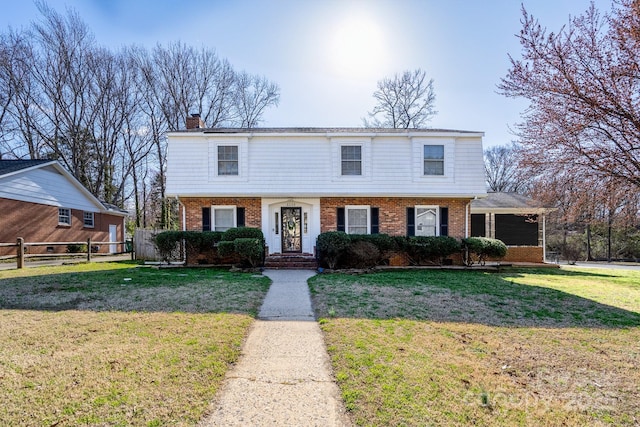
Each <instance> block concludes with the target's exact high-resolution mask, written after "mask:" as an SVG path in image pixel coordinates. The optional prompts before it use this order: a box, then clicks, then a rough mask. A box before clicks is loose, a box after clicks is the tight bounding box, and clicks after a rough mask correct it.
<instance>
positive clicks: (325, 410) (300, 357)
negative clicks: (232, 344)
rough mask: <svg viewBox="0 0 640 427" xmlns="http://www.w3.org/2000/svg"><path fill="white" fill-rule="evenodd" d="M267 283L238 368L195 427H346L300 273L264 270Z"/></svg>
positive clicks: (305, 277)
mask: <svg viewBox="0 0 640 427" xmlns="http://www.w3.org/2000/svg"><path fill="white" fill-rule="evenodd" d="M264 274H265V276H267V277H269V278H270V279H271V280H272V281H273V283H272V284H271V287H270V288H269V292H268V293H267V296H266V297H265V300H264V303H263V305H262V308H261V309H260V313H259V314H258V320H257V321H256V322H255V323H254V325H253V326H252V328H251V330H250V332H249V336H248V337H247V341H246V342H245V344H244V347H243V349H242V355H241V357H240V360H239V362H238V364H237V365H236V366H235V367H234V368H233V369H232V370H231V372H230V373H229V374H227V378H226V379H225V382H224V384H223V386H222V389H221V391H220V392H219V394H218V396H217V397H216V400H215V402H214V405H213V411H212V414H211V416H209V417H208V418H207V419H205V420H203V422H202V423H201V424H200V425H201V426H319V427H320V426H322V427H328V426H336V427H338V426H350V425H351V423H350V422H349V419H348V418H347V416H346V414H345V410H344V406H343V404H342V399H341V397H340V391H339V389H338V387H337V385H336V384H335V382H334V379H333V375H332V371H331V366H330V361H329V356H328V355H327V351H326V348H325V345H324V341H323V338H322V332H321V331H320V327H319V326H318V324H317V323H316V322H315V319H314V315H313V310H312V308H311V298H310V296H309V288H308V286H307V280H308V279H309V278H310V277H312V276H313V275H314V274H315V273H314V272H312V271H306V270H267V271H265V272H264Z"/></svg>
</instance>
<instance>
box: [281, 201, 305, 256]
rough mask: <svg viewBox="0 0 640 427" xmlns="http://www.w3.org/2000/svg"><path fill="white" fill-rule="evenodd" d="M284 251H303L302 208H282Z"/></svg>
mask: <svg viewBox="0 0 640 427" xmlns="http://www.w3.org/2000/svg"><path fill="white" fill-rule="evenodd" d="M280 216H281V217H282V252H283V253H284V252H302V239H301V237H302V221H301V217H302V208H282V210H281V211H280Z"/></svg>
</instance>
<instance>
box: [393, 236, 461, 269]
mask: <svg viewBox="0 0 640 427" xmlns="http://www.w3.org/2000/svg"><path fill="white" fill-rule="evenodd" d="M400 244H401V248H402V250H403V251H404V252H405V253H406V254H407V257H408V258H409V262H410V263H411V264H413V265H425V264H439V265H442V263H443V260H444V259H445V258H446V257H448V256H449V255H451V254H454V253H456V252H459V251H460V243H459V242H458V241H457V240H456V239H454V238H453V237H449V236H412V237H407V238H404V240H403V241H400Z"/></svg>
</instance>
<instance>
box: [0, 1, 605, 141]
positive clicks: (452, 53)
mask: <svg viewBox="0 0 640 427" xmlns="http://www.w3.org/2000/svg"><path fill="white" fill-rule="evenodd" d="M2 3H3V5H2V7H1V8H0V9H1V10H2V13H1V14H0V25H2V26H3V27H2V28H3V30H4V29H6V28H8V26H11V27H13V28H15V29H17V28H20V27H23V26H26V25H28V24H29V23H30V22H31V21H33V20H38V19H39V18H40V17H39V13H38V11H37V8H36V6H35V4H34V3H33V2H32V1H30V0H21V1H11V0H2ZM47 3H48V4H49V5H50V6H51V7H53V8H54V9H56V10H58V11H59V12H64V11H65V8H67V7H69V8H72V9H75V10H76V11H77V12H78V13H79V14H80V16H81V17H82V19H83V20H84V21H85V22H86V23H87V24H88V26H89V28H90V29H91V30H92V31H93V32H94V34H95V36H96V40H97V42H98V43H99V44H101V45H104V46H108V47H111V48H114V49H117V48H119V47H121V46H125V45H131V44H137V45H144V46H147V47H153V46H154V45H155V44H156V43H163V44H165V43H167V42H170V41H176V40H181V41H183V42H185V43H187V44H190V45H194V46H197V47H199V46H202V45H204V46H207V47H211V48H214V49H215V50H216V51H217V53H218V55H219V56H220V57H222V58H226V59H228V60H229V61H230V62H231V64H232V65H233V66H234V68H236V69H237V70H246V71H248V72H250V73H253V74H260V75H264V76H266V77H267V78H269V79H271V80H273V81H275V82H276V83H278V84H279V86H280V88H281V98H280V105H279V107H277V108H275V109H271V110H269V111H267V113H266V114H265V116H264V119H265V121H264V123H263V124H262V126H278V127H279V126H283V127H286V126H292V127H298V126H303V127H306V126H318V127H325V126H326V127H334V126H337V127H342V126H361V125H362V120H361V119H362V117H365V116H366V113H367V111H369V110H371V109H372V108H373V105H374V100H373V98H372V93H373V91H374V90H375V89H376V82H377V81H378V80H380V79H381V78H383V77H385V76H392V75H393V74H394V73H399V72H401V71H403V70H413V69H415V68H422V69H424V70H425V71H426V72H427V74H428V75H429V76H431V77H432V78H433V79H434V87H435V91H436V109H437V110H438V114H437V115H436V116H435V117H434V119H433V120H432V121H431V123H430V126H431V127H434V128H444V129H460V130H474V131H483V132H485V139H484V145H485V147H489V146H493V145H504V144H508V143H509V141H511V140H512V139H514V137H513V136H512V135H511V134H510V131H509V127H510V126H513V125H514V124H515V123H516V122H518V121H519V114H520V112H522V111H523V109H524V108H526V105H527V104H526V102H525V101H522V100H513V99H507V98H505V97H503V96H501V95H499V94H497V93H496V85H497V84H498V83H499V81H500V78H501V77H503V76H504V75H505V74H506V72H507V70H508V67H509V60H508V54H512V55H514V56H515V57H518V56H519V53H520V47H519V45H518V41H517V39H516V37H515V34H517V33H518V32H519V30H520V19H521V12H520V5H521V2H520V1H518V0H369V1H357V0H353V1H349V0H268V1H267V0H235V1H218V0H49V1H48V2H47ZM522 3H523V4H524V6H525V8H526V9H527V11H528V12H529V13H531V14H533V15H534V16H535V17H537V18H538V19H539V20H540V21H541V23H542V24H543V25H545V26H547V27H548V28H549V29H550V30H553V31H558V30H559V29H560V27H561V26H562V25H564V24H566V23H567V22H568V20H569V16H570V15H577V14H579V13H582V12H583V11H584V10H586V9H587V7H588V6H589V3H590V0H522ZM595 4H596V6H597V7H598V8H599V9H600V10H601V11H604V10H609V9H610V7H611V1H610V0H596V1H595Z"/></svg>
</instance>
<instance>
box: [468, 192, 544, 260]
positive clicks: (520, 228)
mask: <svg viewBox="0 0 640 427" xmlns="http://www.w3.org/2000/svg"><path fill="white" fill-rule="evenodd" d="M553 210H555V208H546V207H544V206H542V204H541V203H539V202H537V201H535V200H533V199H531V198H529V197H526V196H523V195H522V194H517V193H503V192H489V193H488V194H487V197H486V198H484V199H478V200H474V201H473V202H471V235H472V236H478V237H492V238H495V239H500V240H502V241H503V242H504V243H505V244H506V245H507V246H508V248H509V250H508V251H507V256H506V257H505V258H503V260H502V261H505V262H536V263H541V262H544V260H545V258H546V256H545V255H546V254H545V247H546V230H545V225H546V215H547V214H548V213H549V212H551V211H553Z"/></svg>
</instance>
